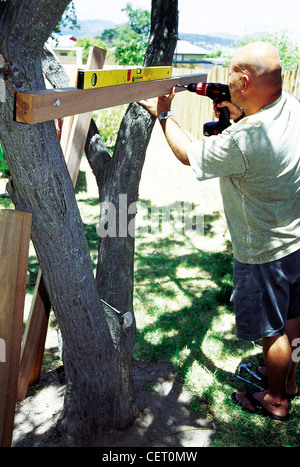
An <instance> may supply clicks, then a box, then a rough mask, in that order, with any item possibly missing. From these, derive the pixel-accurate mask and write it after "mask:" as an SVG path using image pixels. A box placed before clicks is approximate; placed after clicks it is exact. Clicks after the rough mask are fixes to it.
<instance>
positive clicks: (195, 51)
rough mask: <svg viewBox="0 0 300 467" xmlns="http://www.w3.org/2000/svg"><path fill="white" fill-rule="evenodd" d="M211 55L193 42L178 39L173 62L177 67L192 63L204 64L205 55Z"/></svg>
mask: <svg viewBox="0 0 300 467" xmlns="http://www.w3.org/2000/svg"><path fill="white" fill-rule="evenodd" d="M209 53H210V51H209V50H205V49H204V48H203V47H198V46H197V45H194V44H192V43H191V42H187V41H184V40H181V39H178V41H177V46H176V49H175V53H174V58H173V62H174V65H175V66H176V65H183V64H191V63H202V61H203V58H204V57H205V55H207V54H209Z"/></svg>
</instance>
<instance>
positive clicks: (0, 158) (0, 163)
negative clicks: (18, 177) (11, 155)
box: [0, 146, 9, 175]
mask: <svg viewBox="0 0 300 467" xmlns="http://www.w3.org/2000/svg"><path fill="white" fill-rule="evenodd" d="M1 173H3V174H5V175H9V168H8V165H7V162H6V159H5V156H4V153H3V149H2V147H1V146H0V174H1Z"/></svg>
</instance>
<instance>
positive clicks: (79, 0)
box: [74, 0, 300, 43]
mask: <svg viewBox="0 0 300 467" xmlns="http://www.w3.org/2000/svg"><path fill="white" fill-rule="evenodd" d="M127 3H131V4H132V6H133V8H134V9H136V8H142V9H144V10H149V11H150V10H151V0H110V1H109V2H108V1H107V0H74V4H75V8H76V12H77V17H78V19H79V20H86V19H105V20H109V21H113V22H114V23H117V24H120V23H124V22H126V21H127V19H128V18H127V15H126V14H125V13H122V12H121V9H122V8H124V7H125V6H126V4H127ZM178 9H179V32H181V33H194V34H217V33H220V32H221V33H227V34H235V35H245V34H253V33H256V32H269V33H274V32H280V31H283V30H285V31H287V32H288V33H289V35H290V36H291V37H293V38H296V37H297V40H299V43H300V28H299V17H300V0H250V1H249V0H248V1H243V0H227V1H225V0H210V1H208V0H179V2H178Z"/></svg>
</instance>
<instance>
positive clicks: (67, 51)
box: [47, 36, 82, 67]
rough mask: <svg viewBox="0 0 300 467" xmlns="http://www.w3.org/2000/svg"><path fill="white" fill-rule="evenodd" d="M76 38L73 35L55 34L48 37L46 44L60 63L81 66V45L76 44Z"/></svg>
mask: <svg viewBox="0 0 300 467" xmlns="http://www.w3.org/2000/svg"><path fill="white" fill-rule="evenodd" d="M76 40H77V39H76V38H75V37H73V36H57V37H56V38H55V39H52V38H50V39H48V41H47V44H48V45H49V46H50V47H51V49H52V50H53V52H54V53H55V55H56V57H57V59H58V60H59V62H60V63H61V64H62V65H77V66H79V67H80V66H82V47H77V46H76Z"/></svg>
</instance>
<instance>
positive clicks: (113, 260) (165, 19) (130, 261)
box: [85, 0, 178, 311]
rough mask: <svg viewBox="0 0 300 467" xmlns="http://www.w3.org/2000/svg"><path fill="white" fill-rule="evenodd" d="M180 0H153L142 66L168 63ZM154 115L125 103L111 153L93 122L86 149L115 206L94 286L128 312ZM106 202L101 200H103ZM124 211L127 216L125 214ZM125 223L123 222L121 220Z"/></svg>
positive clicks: (101, 243)
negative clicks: (136, 221)
mask: <svg viewBox="0 0 300 467" xmlns="http://www.w3.org/2000/svg"><path fill="white" fill-rule="evenodd" d="M177 30H178V1H177V0H169V1H165V0H152V11H151V31H150V37H149V43H148V48H147V52H146V56H145V60H144V66H164V65H172V59H173V55H174V50H175V47H176V43H177ZM154 123H155V118H154V117H153V116H152V115H150V114H149V112H148V111H146V110H145V109H144V108H143V107H142V106H140V105H138V104H136V103H134V104H131V105H130V106H129V108H128V109H127V112H126V114H125V116H124V118H123V121H122V123H121V126H120V130H119V133H118V137H117V142H116V146H115V150H114V154H113V157H112V158H110V157H109V156H108V153H107V151H106V148H105V146H104V144H103V142H102V141H101V137H100V136H99V135H98V132H97V129H96V127H95V125H94V126H91V127H90V132H89V135H88V138H87V144H86V147H85V151H86V154H87V157H88V160H89V162H90V165H91V167H92V169H93V172H94V174H95V176H96V179H97V183H98V187H99V196H100V201H101V203H102V206H103V205H105V203H106V202H107V203H110V204H109V206H114V207H115V213H116V218H117V222H116V226H117V236H116V237H115V236H109V235H106V236H105V237H103V238H101V237H100V238H99V256H98V267H97V275H96V280H97V287H98V290H99V293H100V295H101V296H102V297H103V298H104V299H105V300H106V301H107V302H108V303H113V304H114V306H116V307H117V308H118V307H119V309H121V310H130V311H132V307H133V268H134V236H132V232H131V230H130V232H128V226H129V223H132V222H133V219H132V217H133V216H132V215H133V212H132V211H133V207H134V203H136V201H137V199H138V189H139V183H140V178H141V173H142V168H143V165H144V161H145V155H146V149H147V146H148V143H149V140H150V137H151V133H152V130H153V126H154ZM103 203H104V204H103ZM128 210H130V215H128V216H127V214H128ZM126 218H127V223H126V225H125V226H124V220H126Z"/></svg>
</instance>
